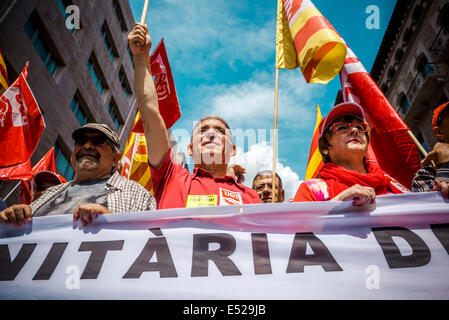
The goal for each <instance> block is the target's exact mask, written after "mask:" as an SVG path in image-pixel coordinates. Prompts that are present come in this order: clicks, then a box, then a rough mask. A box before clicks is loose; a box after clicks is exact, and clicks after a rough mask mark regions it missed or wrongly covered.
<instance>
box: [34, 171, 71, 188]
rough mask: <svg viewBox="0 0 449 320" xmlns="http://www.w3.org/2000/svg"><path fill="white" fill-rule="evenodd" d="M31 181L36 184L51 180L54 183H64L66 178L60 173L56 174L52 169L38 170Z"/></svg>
mask: <svg viewBox="0 0 449 320" xmlns="http://www.w3.org/2000/svg"><path fill="white" fill-rule="evenodd" d="M33 182H34V183H37V184H42V183H44V182H52V183H54V184H55V185H56V184H60V183H66V182H67V180H66V179H65V178H64V177H63V176H61V175H60V174H57V173H55V172H52V171H46V170H44V171H39V172H37V173H36V174H35V175H34V176H33Z"/></svg>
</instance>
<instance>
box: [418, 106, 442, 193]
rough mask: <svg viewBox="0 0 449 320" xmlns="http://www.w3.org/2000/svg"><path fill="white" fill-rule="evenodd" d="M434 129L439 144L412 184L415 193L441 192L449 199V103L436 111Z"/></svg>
mask: <svg viewBox="0 0 449 320" xmlns="http://www.w3.org/2000/svg"><path fill="white" fill-rule="evenodd" d="M432 127H433V128H432V129H433V132H434V134H435V137H436V138H437V140H438V143H437V144H435V146H434V148H433V150H432V151H431V152H429V153H428V154H427V156H426V157H425V158H424V159H423V160H422V162H421V163H422V165H423V167H422V169H421V170H419V171H418V172H417V173H416V175H415V177H414V179H413V182H412V190H413V191H414V192H426V191H441V193H442V194H443V196H444V197H445V198H449V102H446V103H444V104H442V105H441V106H439V107H438V108H436V109H435V111H434V115H433V119H432Z"/></svg>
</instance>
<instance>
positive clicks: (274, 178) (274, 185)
mask: <svg viewBox="0 0 449 320" xmlns="http://www.w3.org/2000/svg"><path fill="white" fill-rule="evenodd" d="M278 90H279V69H278V68H276V80H275V88H274V126H273V127H274V136H273V176H272V179H271V186H272V187H271V202H272V203H275V202H276V201H275V196H274V195H275V194H276V154H277V126H278V124H277V122H278Z"/></svg>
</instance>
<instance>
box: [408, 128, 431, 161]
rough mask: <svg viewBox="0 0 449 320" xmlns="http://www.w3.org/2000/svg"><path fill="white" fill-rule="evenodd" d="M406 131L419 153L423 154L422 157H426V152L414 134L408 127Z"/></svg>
mask: <svg viewBox="0 0 449 320" xmlns="http://www.w3.org/2000/svg"><path fill="white" fill-rule="evenodd" d="M407 133H408V135H409V136H410V138H412V140H413V142H414V143H415V144H416V146H417V147H418V149H419V151H421V153H422V154H423V155H424V157H426V156H427V152H426V150H425V149H424V148H423V146H422V145H421V143H419V141H418V139H416V137H415V135H414V134H413V133H412V132H411V131H410V129H409V130H407Z"/></svg>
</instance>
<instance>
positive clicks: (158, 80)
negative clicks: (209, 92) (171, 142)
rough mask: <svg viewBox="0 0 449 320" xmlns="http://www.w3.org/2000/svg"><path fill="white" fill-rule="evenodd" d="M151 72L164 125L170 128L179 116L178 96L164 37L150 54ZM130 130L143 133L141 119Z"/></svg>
mask: <svg viewBox="0 0 449 320" xmlns="http://www.w3.org/2000/svg"><path fill="white" fill-rule="evenodd" d="M150 67H151V73H152V75H153V77H155V79H154V85H155V87H156V91H157V98H158V102H159V112H160V113H161V116H162V118H163V119H164V122H165V127H166V128H167V129H170V128H171V127H172V126H173V125H174V124H175V122H176V121H178V119H179V118H180V117H181V110H180V109H179V103H178V96H177V94H176V88H175V81H174V80H173V75H172V73H171V68H170V64H169V63H168V57H167V52H166V51H165V45H164V39H162V40H161V41H160V42H159V44H158V45H157V47H156V49H154V51H153V53H152V54H151V55H150ZM131 131H132V132H137V133H143V127H142V120H141V119H140V118H139V120H138V121H137V122H136V124H135V125H134V126H133V128H132V129H131Z"/></svg>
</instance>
